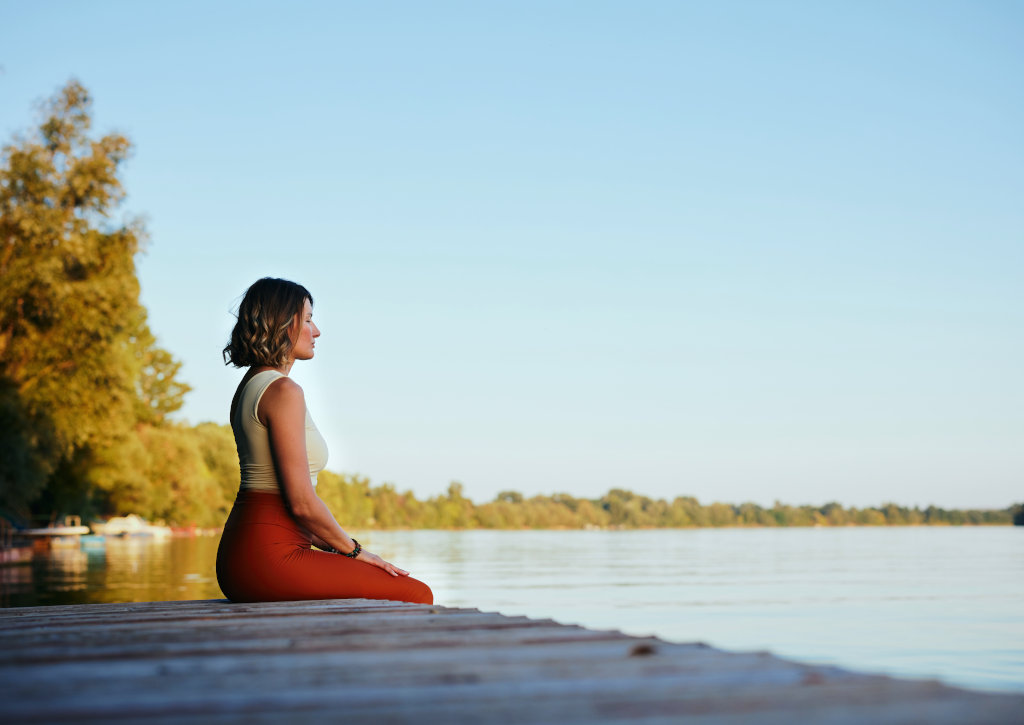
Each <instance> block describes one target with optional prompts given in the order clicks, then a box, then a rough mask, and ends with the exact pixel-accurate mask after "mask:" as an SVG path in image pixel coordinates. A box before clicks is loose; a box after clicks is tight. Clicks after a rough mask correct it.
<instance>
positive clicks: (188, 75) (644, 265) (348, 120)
mask: <svg viewBox="0 0 1024 725" xmlns="http://www.w3.org/2000/svg"><path fill="white" fill-rule="evenodd" d="M0 66H2V68H3V70H2V73H0V134H2V136H3V138H4V139H5V140H6V139H10V138H11V136H12V134H13V133H15V132H17V131H19V130H24V129H26V128H28V126H29V125H30V123H31V122H32V121H33V120H34V118H35V115H34V113H35V112H34V110H33V109H34V105H33V104H34V103H36V102H37V101H39V100H40V99H42V98H44V97H46V96H48V95H50V94H52V93H53V92H54V91H56V90H57V89H58V88H59V87H60V86H61V85H63V83H64V82H66V81H67V80H68V79H69V78H71V77H77V78H78V79H80V80H81V81H82V82H83V83H84V84H85V85H86V87H88V88H89V89H90V90H91V92H92V93H93V95H94V97H95V121H96V123H95V126H96V129H97V130H98V131H101V132H107V131H112V130H116V131H119V132H123V133H125V134H127V135H128V136H129V137H130V138H131V139H132V141H133V142H134V144H135V148H136V151H135V154H134V156H133V158H132V159H131V161H130V162H129V164H128V166H127V169H126V173H125V183H126V186H127V190H128V193H129V196H128V199H127V200H126V203H125V205H124V210H125V213H126V214H141V215H144V216H145V217H146V218H147V219H148V229H149V231H150V233H151V237H152V239H151V245H150V249H149V252H148V253H147V254H146V256H144V257H142V258H140V260H139V274H140V278H141V281H142V290H143V301H144V303H145V304H146V305H147V306H148V308H149V311H150V317H151V323H152V327H153V329H154V331H155V332H156V333H157V335H158V336H159V338H160V341H161V343H162V344H163V345H164V346H165V347H167V348H168V349H170V350H171V351H172V352H173V353H175V354H176V355H177V356H178V357H179V358H181V359H182V360H183V361H184V367H183V370H182V375H183V377H184V379H185V380H187V381H188V382H189V383H191V384H192V385H193V386H194V388H195V390H194V392H192V393H191V394H190V396H189V398H188V402H187V405H186V406H185V408H184V410H183V416H182V417H183V419H187V420H189V421H191V422H199V421H203V420H213V421H218V422H226V420H227V413H226V411H227V407H228V402H229V399H230V397H231V394H232V391H233V389H234V386H235V383H236V381H237V380H238V378H239V377H240V372H239V371H236V370H234V369H231V368H225V367H224V366H223V365H222V364H221V361H220V349H221V347H222V346H223V344H224V342H225V340H226V337H227V334H228V332H229V330H230V326H231V324H232V317H231V315H230V311H231V309H232V307H233V306H234V305H235V304H236V302H237V300H238V298H239V296H240V295H241V293H242V292H243V291H244V289H245V288H246V287H247V286H248V285H249V284H250V283H251V282H252V281H253V280H255V279H256V278H258V277H260V276H264V275H274V276H284V277H288V278H292V279H295V280H297V281H300V282H302V283H304V284H305V285H306V286H307V287H309V288H310V290H311V291H312V292H313V294H314V296H315V298H316V310H315V315H316V320H317V322H318V324H319V325H320V327H321V329H322V330H323V337H321V339H320V341H319V343H318V346H317V359H316V360H315V361H313V362H311V363H307V364H304V365H302V364H300V365H297V366H296V368H295V370H294V371H293V374H294V377H295V378H296V379H297V380H298V381H299V382H300V383H301V384H302V385H303V386H304V388H305V389H306V396H307V400H308V403H309V406H310V409H311V412H312V414H313V417H314V419H315V420H316V421H317V423H318V424H319V426H320V428H321V430H322V431H323V432H324V434H325V436H326V438H327V440H328V443H329V445H330V448H331V459H330V463H329V467H330V468H331V469H333V470H337V471H344V472H358V473H361V474H364V475H366V476H369V477H370V478H371V480H372V481H374V482H375V483H380V482H383V481H390V482H393V483H394V484H395V485H396V486H398V487H399V488H400V489H407V488H411V489H412V490H414V491H415V492H416V493H417V494H418V495H421V496H426V495H432V494H435V493H440V492H442V491H443V490H444V489H445V488H446V487H447V485H448V483H449V482H450V481H452V480H458V481H460V482H462V483H463V484H464V486H465V489H466V492H467V494H468V495H469V496H471V497H472V498H474V499H475V500H478V501H480V500H487V499H490V498H491V497H493V496H494V494H495V493H497V492H498V491H500V490H503V489H516V490H519V491H522V492H524V493H527V494H533V493H538V492H540V493H553V492H557V491H565V492H569V493H572V494H574V495H587V496H596V495H599V494H601V493H603V492H605V491H606V490H608V489H609V488H612V487H624V488H629V489H632V490H635V491H638V492H642V493H646V494H648V495H652V496H658V497H673V496H676V495H694V496H697V497H698V498H700V499H701V500H702V501H704V502H710V501H715V500H719V501H727V502H733V503H739V502H742V501H747V500H751V501H755V502H758V503H761V504H766V505H770V504H771V503H772V502H773V501H774V500H775V499H780V500H782V501H785V502H789V503H814V504H821V503H824V502H827V501H831V500H837V501H839V502H841V503H843V504H845V505H855V506H865V505H874V504H879V503H882V502H884V501H890V500H891V501H895V502H897V503H901V504H907V505H914V504H921V505H926V504H929V503H935V504H938V505H942V506H959V507H973V506H978V507H1003V506H1007V505H1009V504H1010V503H1012V502H1015V501H1021V500H1024V376H1022V370H1024V334H1022V333H1024V5H1022V4H1021V3H1016V2H980V1H973V0H972V1H970V2H934V1H928V2H896V3H892V2H861V1H856V2H854V1H852V0H851V1H849V2H827V3H823V2H753V1H751V2H703V3H682V2H618V3H610V2H594V1H590V0H588V1H585V2H584V1H581V2H547V1H545V2H516V3H501V4H499V3H477V2H462V3H451V2H429V3H423V2H396V3H367V2H337V3H328V2H323V3H310V2H297V3H282V2H274V3H267V2H256V3H253V2H245V3H218V4H214V3H194V2H175V3H162V4H156V3H138V2H117V3H114V2H95V3H93V2H90V3H81V2H33V3H24V2H13V1H11V0H2V1H0Z"/></svg>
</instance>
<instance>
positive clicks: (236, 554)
mask: <svg viewBox="0 0 1024 725" xmlns="http://www.w3.org/2000/svg"><path fill="white" fill-rule="evenodd" d="M319 336H320V330H319V329H318V328H317V326H316V325H315V324H314V323H313V297H312V296H311V295H310V294H309V292H308V291H307V290H306V288H305V287H303V286H302V285H299V284H295V283H294V282H288V281H287V280H283V279H272V278H265V279H261V280H259V281H258V282H256V283H255V284H254V285H253V286H252V287H250V288H249V289H248V291H247V292H246V293H245V297H244V298H243V299H242V304H241V305H240V306H239V308H238V321H237V322H236V323H235V328H234V330H232V332H231V342H230V343H228V345H227V347H225V348H224V360H225V363H230V364H232V365H234V366H235V367H246V368H248V370H247V371H246V373H245V376H244V377H243V378H242V382H241V383H239V385H238V390H236V391H235V396H234V398H233V399H232V401H231V429H232V430H233V431H234V434H235V445H236V446H237V447H238V462H239V466H240V468H241V473H242V480H241V486H240V487H239V490H238V497H237V498H236V499H235V505H234V507H233V508H232V509H231V514H230V515H229V516H228V521H227V524H225V526H224V533H223V535H222V536H221V540H220V547H219V549H218V550H217V582H218V583H219V584H220V588H221V589H222V590H223V592H224V594H225V595H227V597H228V599H231V600H232V601H236V602H256V601H279V600H291V599H337V598H348V597H361V598H367V599H398V600H402V601H407V602H423V603H427V604H431V603H433V594H432V593H431V591H430V588H429V587H428V586H427V585H426V584H424V583H423V582H421V581H419V580H417V579H413V578H412V577H410V576H409V572H407V571H405V570H403V569H399V568H398V567H397V566H394V565H393V564H390V563H388V562H387V561H384V560H383V559H381V558H380V557H379V556H377V555H376V554H371V553H370V552H369V551H367V550H366V549H363V548H362V547H361V546H360V545H359V542H357V541H356V540H355V539H353V538H352V537H351V536H349V535H348V534H347V533H345V530H344V529H342V528H341V526H339V525H338V522H337V521H336V520H335V519H334V517H333V516H332V515H331V512H330V511H329V510H328V509H327V506H326V505H325V504H324V502H323V501H321V500H320V498H319V497H318V496H317V495H316V491H315V488H316V477H317V474H318V473H319V472H320V471H322V470H323V468H324V466H325V465H326V464H327V446H326V444H325V443H324V439H323V437H322V436H321V435H320V431H318V430H317V428H316V425H314V423H313V419H312V418H310V416H309V412H308V411H307V410H306V402H305V399H304V398H303V395H302V388H300V387H299V386H298V385H297V384H296V383H295V382H294V381H293V380H292V379H291V378H289V377H288V373H289V371H290V370H291V368H292V364H293V363H294V362H295V361H296V360H310V359H312V358H313V348H314V347H315V346H316V339H317V338H318V337H319ZM312 545H315V546H316V547H317V548H319V549H321V551H317V550H316V549H313V548H311V546H312Z"/></svg>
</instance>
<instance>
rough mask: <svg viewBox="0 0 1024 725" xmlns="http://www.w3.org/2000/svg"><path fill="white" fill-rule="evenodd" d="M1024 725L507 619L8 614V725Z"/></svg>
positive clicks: (0, 668) (961, 700) (339, 610)
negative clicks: (682, 724)
mask: <svg viewBox="0 0 1024 725" xmlns="http://www.w3.org/2000/svg"><path fill="white" fill-rule="evenodd" d="M343 721H344V722H365V723H417V724H422V723H461V722H472V723H512V722H514V723H553V724H554V723H558V724H561V723H650V724H653V723H677V722H683V721H685V722H686V723H715V724H716V725H717V724H722V725H724V724H728V723H780V724H781V723H785V724H786V725H790V724H791V723H850V724H851V725H852V724H854V723H856V724H857V725H860V724H861V723H958V724H959V723H1019V722H1022V721H1024V696H1018V695H998V694H986V693H977V692H968V691H965V690H960V689H956V688H951V687H947V686H944V685H941V684H939V683H937V682H933V681H911V680H898V679H893V678H889V677H884V676H878V675H865V674H857V673H851V672H847V671H845V670H841V669H838V668H835V667H821V666H809V665H802V664H797V663H793V662H788V661H785V660H782V659H779V658H777V657H775V656H773V655H770V654H767V653H746V654H744V653H726V652H721V651H718V650H715V649H711V648H709V647H706V646H704V645H702V644H669V643H665V642H662V641H660V640H657V639H650V638H647V639H644V638H636V637H629V636H626V635H623V634H621V633H618V632H606V631H594V630H588V629H584V628H581V627H575V626H566V625H559V624H556V623H554V622H551V621H548V620H531V619H527V618H524V617H507V616H503V615H500V614H489V613H481V612H479V611H477V610H473V609H452V608H445V607H439V606H426V605H416V604H403V603H399V602H377V601H369V600H332V601H317V602H268V603H261V604H231V603H229V602H226V601H223V600H211V601H194V602H148V603H138V604H88V605H78V606H63V607H24V608H15V609H0V722H3V723H20V722H25V723H28V722H32V723H38V722H45V723H64V722H82V723H108V722H110V723H131V722H137V723H147V724H151V723H180V722H203V723H229V722H244V723H289V722H302V723H311V722H318V723H319V722H324V723H334V722H343Z"/></svg>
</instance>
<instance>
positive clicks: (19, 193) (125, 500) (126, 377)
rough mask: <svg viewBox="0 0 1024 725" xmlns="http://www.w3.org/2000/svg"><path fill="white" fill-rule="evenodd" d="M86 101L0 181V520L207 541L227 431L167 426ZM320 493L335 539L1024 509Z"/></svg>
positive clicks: (38, 134)
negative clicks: (93, 524)
mask: <svg viewBox="0 0 1024 725" xmlns="http://www.w3.org/2000/svg"><path fill="white" fill-rule="evenodd" d="M91 109H92V99H91V97H90V95H89V93H88V91H87V90H86V89H85V88H84V87H83V86H82V85H81V84H80V83H78V82H77V81H74V80H72V81H70V82H68V83H67V85H66V86H65V87H64V88H62V89H61V90H60V91H59V92H58V93H57V94H55V95H54V96H53V97H52V98H51V99H50V100H49V101H48V102H47V103H46V104H45V105H44V107H43V109H42V116H41V118H40V124H39V125H38V126H37V127H36V128H35V129H34V130H33V131H32V132H30V133H28V134H26V135H24V136H21V135H19V136H17V137H15V139H14V140H13V141H12V142H11V143H10V144H8V145H6V146H4V148H3V154H2V164H0V239H3V240H4V245H3V249H2V251H0V278H2V279H3V282H4V283H3V285H0V450H2V451H3V456H0V520H6V521H8V522H12V523H17V524H19V525H23V524H29V523H41V522H46V521H50V522H52V521H54V520H57V519H60V518H62V517H63V516H65V515H69V514H70V515H75V516H80V517H81V518H82V519H83V520H86V521H89V520H95V519H98V518H104V517H108V516H113V515H124V514H137V515H140V516H142V517H144V518H146V519H148V520H150V521H153V522H166V523H171V524H175V525H179V526H181V525H188V526H196V527H203V528H209V527H219V526H222V525H223V523H224V521H225V519H226V518H227V514H228V511H229V510H230V507H231V503H232V501H233V499H234V496H235V493H236V489H237V486H238V480H239V473H238V459H237V455H236V450H235V444H234V439H233V436H232V434H231V430H230V428H228V427H227V426H223V425H218V424H215V423H201V424H199V425H196V426H188V425H184V424H181V423H176V422H174V421H173V420H171V419H170V417H169V416H170V415H171V414H173V413H174V412H175V411H177V410H179V409H180V408H181V406H182V404H183V403H184V397H185V395H186V394H187V393H188V392H189V390H190V386H189V385H188V384H187V383H184V382H182V381H180V380H179V379H178V372H179V369H180V368H181V363H180V361H178V360H176V359H175V358H174V356H173V355H172V353H170V352H169V351H167V350H164V349H162V348H160V347H158V345H157V339H156V336H155V334H154V333H153V332H152V331H151V330H150V328H149V325H148V322H147V311H146V308H145V307H144V306H143V305H142V303H141V301H140V299H139V281H138V276H137V274H136V269H135V257H136V255H137V254H138V253H139V252H140V251H141V250H142V249H143V248H144V243H145V241H146V230H145V227H144V225H143V224H142V222H141V221H139V220H138V219H126V220H124V221H121V222H118V221H116V220H115V212H116V211H117V209H118V207H119V206H120V203H121V200H122V199H123V198H124V194H125V192H124V189H123V188H122V185H121V181H120V178H119V174H120V171H121V165H122V163H123V162H124V161H125V160H126V159H127V158H128V157H129V155H130V152H131V143H130V142H129V140H128V139H127V138H125V137H123V136H120V135H116V134H114V135H108V136H103V137H101V138H91V137H90V136H89V131H90V127H91ZM318 493H319V495H320V496H321V498H323V499H324V501H325V502H327V504H328V505H329V507H330V508H331V510H333V511H336V512H338V514H339V515H341V516H342V517H344V519H345V523H346V525H347V526H352V527H355V528H381V529H403V528H405V529H419V528H428V529H429V528H438V529H468V528H482V529H547V528H551V529H559V528H561V529H585V528H688V527H726V526H845V525H864V526H884V525H889V526H892V525H900V526H902V525H918V524H926V525H962V524H972V525H976V524H995V525H1006V524H1011V523H1018V524H1024V513H1022V510H1024V506H1022V505H1021V504H1017V505H1015V506H1012V507H1010V508H1007V509H1003V510H969V511H960V510H944V509H940V508H936V507H934V506H931V507H928V508H926V509H920V508H913V509H909V508H906V507H901V506H897V505H896V504H885V505H882V506H881V507H878V508H865V509H854V508H850V509H847V508H843V507H842V506H841V505H840V504H838V503H829V504H826V505H825V506H821V507H813V506H790V505H786V504H782V503H778V502H777V503H776V504H775V505H774V506H772V507H771V508H768V509H765V508H762V507H760V506H758V505H756V504H753V503H741V504H739V505H733V504H725V503H711V504H707V505H704V504H701V503H699V502H698V501H697V499H695V498H692V497H686V496H681V497H677V498H675V499H673V500H672V501H666V500H662V499H652V498H649V497H647V496H643V495H640V494H636V493H633V492H631V491H626V490H622V489H614V490H612V491H609V492H608V493H607V494H605V495H604V496H602V497H600V498H595V499H587V498H576V497H573V496H570V495H568V494H564V493H558V494H553V495H547V496H532V497H529V498H527V497H525V496H523V495H522V494H521V493H519V492H517V491H504V492H502V493H500V494H498V496H497V497H496V498H495V500H493V501H489V502H487V503H481V504H476V503H474V502H473V501H471V500H470V499H468V498H466V497H465V496H464V495H463V487H462V485H461V484H459V483H452V484H451V485H450V486H449V487H448V490H447V492H446V493H445V494H443V495H439V496H435V497H432V498H429V499H426V500H424V501H420V500H419V499H417V498H416V497H415V496H414V495H413V494H412V493H411V492H405V493H399V492H398V491H397V490H396V489H395V488H394V486H393V485H391V484H388V483H384V484H381V485H378V486H372V485H371V484H370V482H369V481H368V480H367V479H365V478H361V477H358V476H348V475H341V474H336V473H331V472H329V471H325V472H323V473H322V474H321V476H320V485H319V487H318Z"/></svg>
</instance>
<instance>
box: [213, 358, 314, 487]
mask: <svg viewBox="0 0 1024 725" xmlns="http://www.w3.org/2000/svg"><path fill="white" fill-rule="evenodd" d="M283 377H284V374H283V373H281V372H278V371H277V370H264V371H263V372H259V373H256V374H255V375H253V376H252V377H251V378H250V379H249V382H247V383H246V384H245V387H244V388H242V393H241V394H240V395H239V396H238V406H237V407H236V408H235V414H234V416H233V417H232V419H231V430H232V431H233V432H234V434H235V447H236V448H237V449H238V464H239V467H240V468H241V471H242V483H241V489H242V490H244V491H269V492H271V493H278V494H279V493H281V486H280V484H279V483H278V480H277V471H275V470H274V458H273V455H272V454H271V452H270V434H269V431H268V430H267V427H266V426H265V425H263V424H262V423H260V419H259V417H258V416H257V415H256V410H257V408H258V407H259V404H260V399H261V398H262V397H263V393H265V392H266V390H267V388H269V387H270V384H271V383H272V382H274V381H275V380H277V379H278V378H283ZM306 457H307V458H308V459H309V480H310V483H312V484H313V487H314V488H315V487H316V476H317V474H318V473H320V471H322V470H324V466H326V465H327V443H326V441H324V437H323V436H322V435H320V431H319V430H317V427H316V424H315V423H313V419H312V418H311V417H310V415H309V409H308V408H307V409H306Z"/></svg>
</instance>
